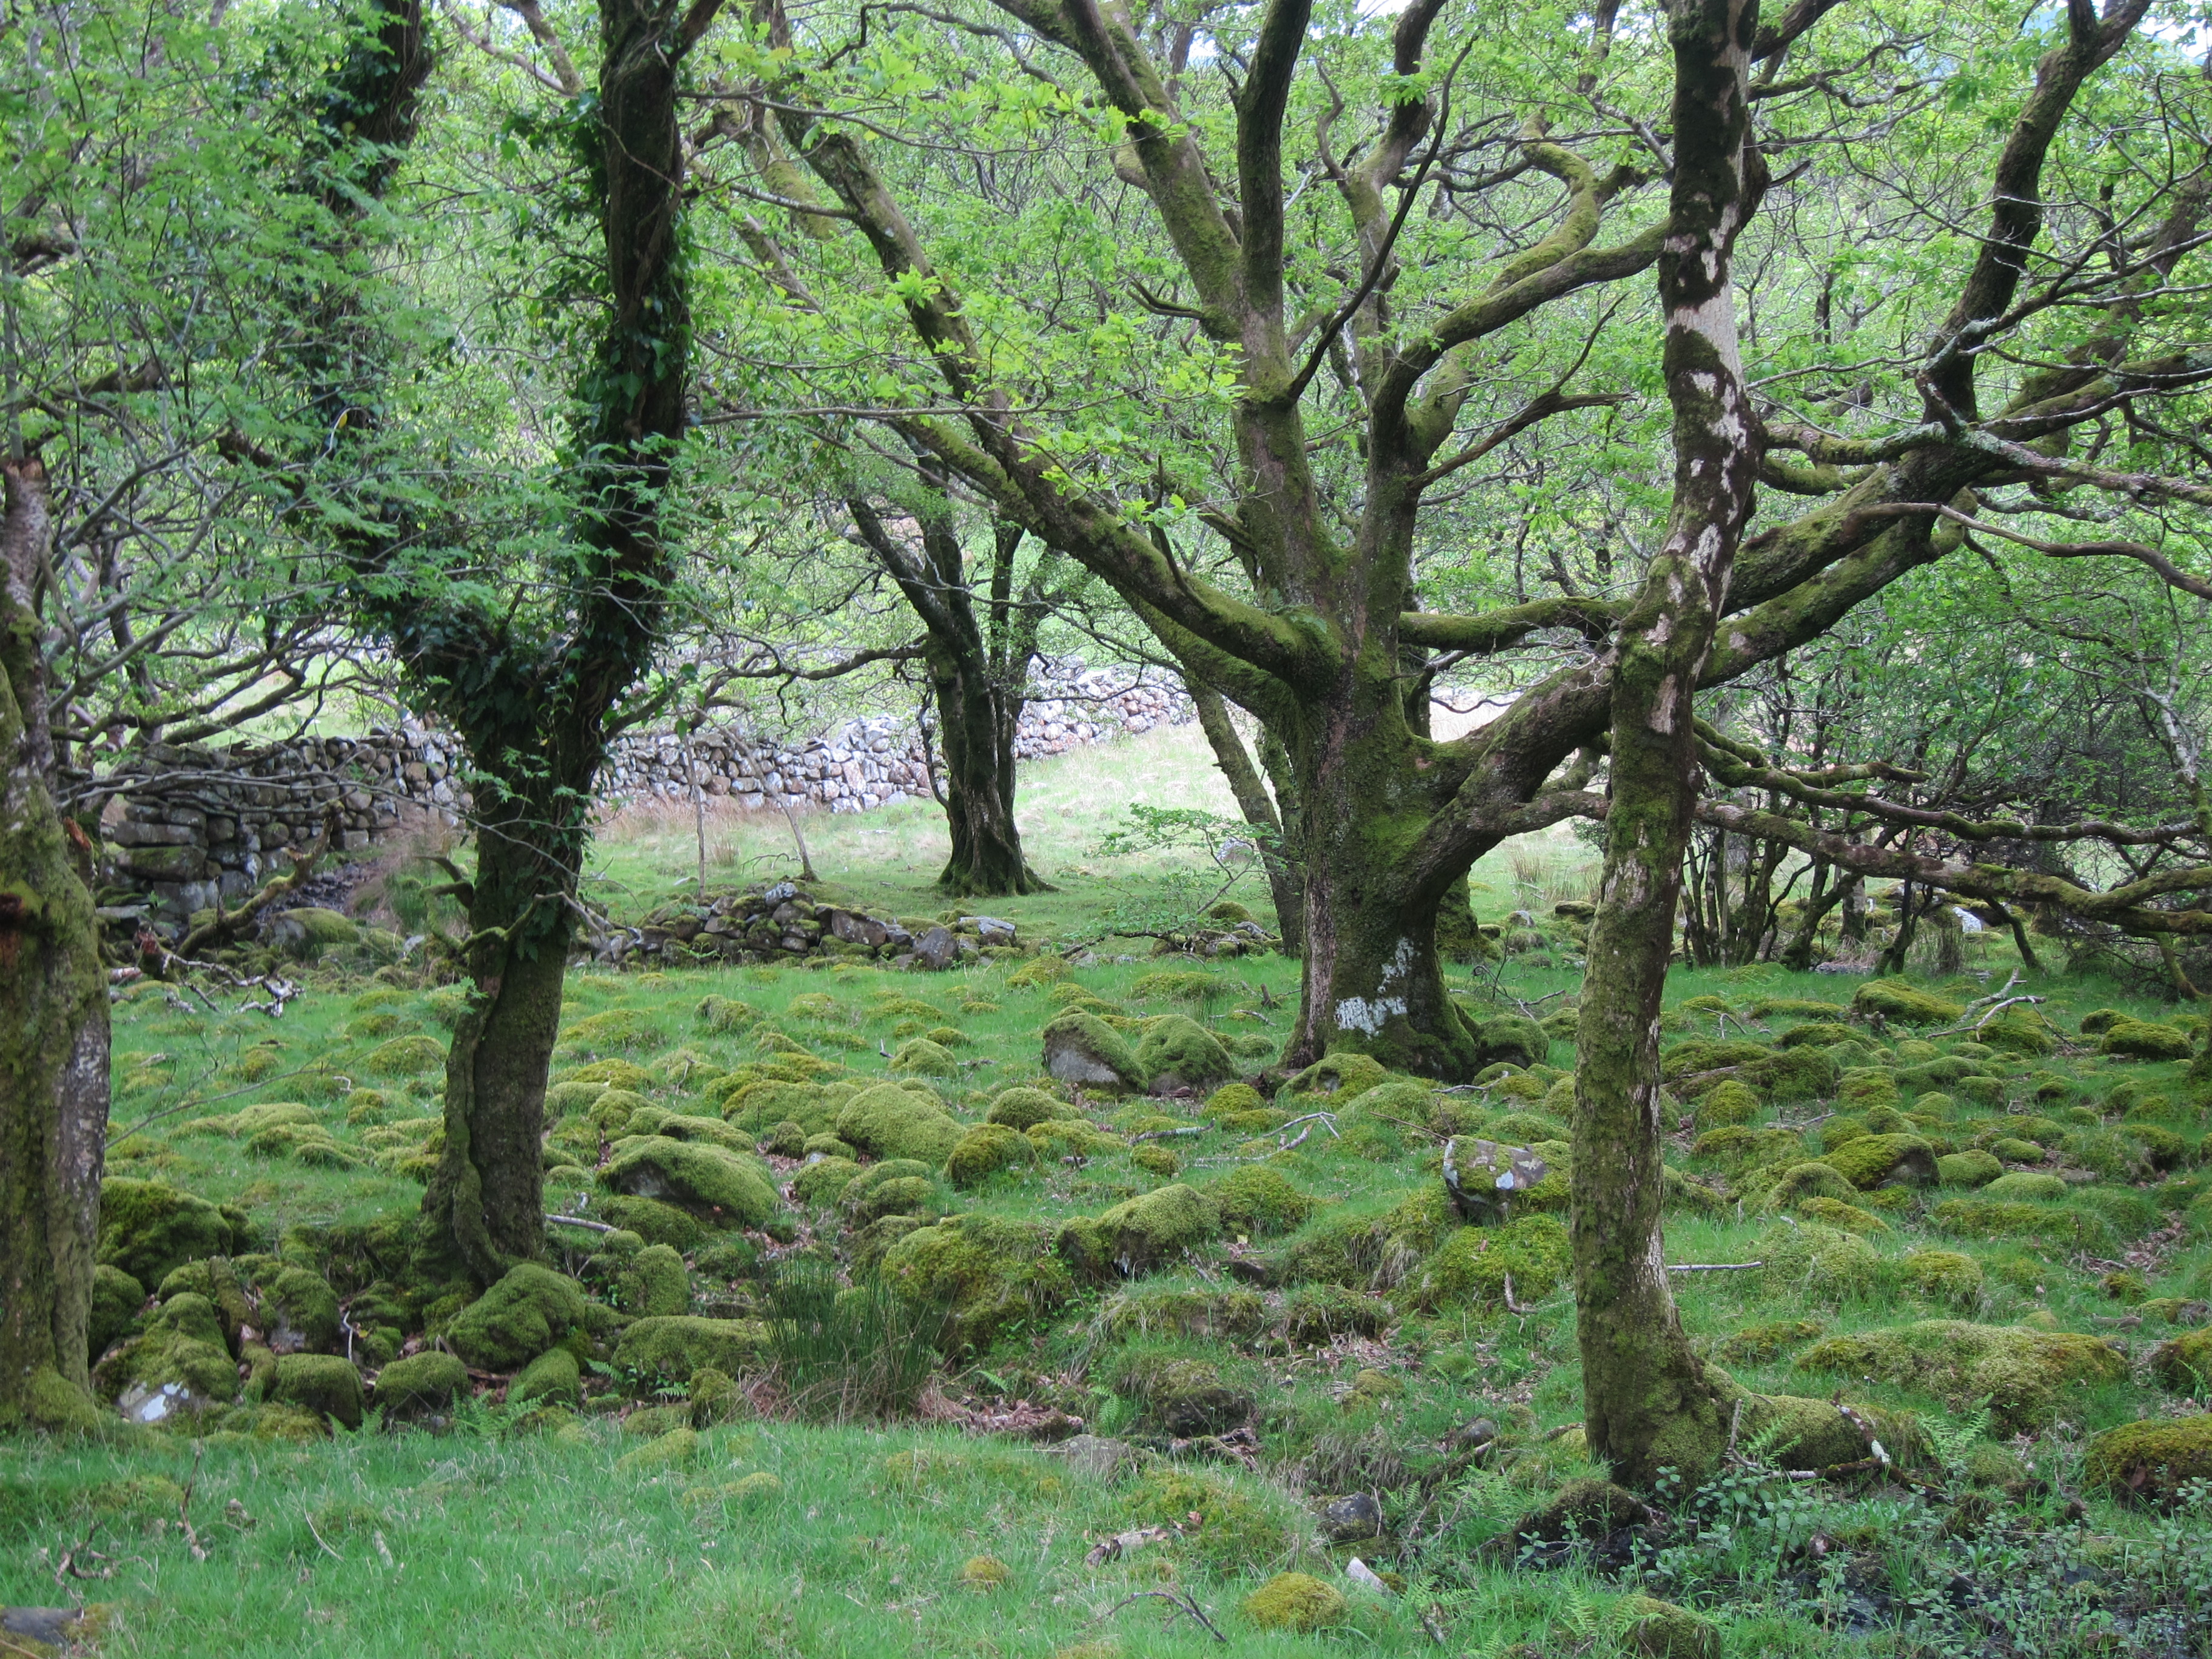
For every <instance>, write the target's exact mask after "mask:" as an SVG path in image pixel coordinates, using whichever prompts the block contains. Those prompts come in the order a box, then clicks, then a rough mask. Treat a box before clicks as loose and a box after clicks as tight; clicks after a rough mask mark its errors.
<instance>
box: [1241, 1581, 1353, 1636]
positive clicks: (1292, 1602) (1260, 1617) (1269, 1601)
mask: <svg viewBox="0 0 2212 1659" xmlns="http://www.w3.org/2000/svg"><path fill="white" fill-rule="evenodd" d="M1243 1607H1244V1617H1245V1618H1246V1619H1248V1620H1250V1621H1251V1622H1252V1623H1253V1624H1254V1625H1255V1626H1258V1627H1259V1628H1260V1629H1261V1630H1282V1631H1291V1632H1296V1633H1297V1634H1298V1635H1301V1636H1303V1635H1306V1634H1308V1633H1310V1632H1314V1631H1317V1630H1328V1629H1330V1628H1332V1627H1333V1626H1337V1625H1340V1624H1342V1623H1343V1622H1344V1620H1345V1618H1346V1614H1347V1613H1348V1612H1349V1611H1350V1607H1349V1604H1348V1603H1346V1601H1345V1599H1344V1595H1343V1592H1342V1591H1340V1590H1339V1589H1336V1588H1335V1587H1334V1586H1333V1585H1330V1584H1325V1583H1322V1581H1321V1580H1320V1579H1318V1578H1316V1577H1314V1576H1313V1575H1312V1574H1311V1573H1305V1572H1279V1573H1277V1574H1276V1575H1275V1576H1274V1577H1273V1578H1270V1579H1269V1580H1268V1581H1267V1583H1264V1584H1262V1585H1261V1586H1260V1588H1259V1589H1255V1590H1254V1591H1253V1592H1252V1593H1251V1594H1250V1595H1248V1596H1246V1597H1245V1598H1244V1603H1243Z"/></svg>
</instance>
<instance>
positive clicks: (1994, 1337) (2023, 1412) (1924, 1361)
mask: <svg viewBox="0 0 2212 1659" xmlns="http://www.w3.org/2000/svg"><path fill="white" fill-rule="evenodd" d="M1797 1368H1798V1369H1799V1370H1806V1371H1823V1372H1830V1373H1840V1374H1842V1375H1844V1376H1858V1377H1871V1378H1875V1379H1878V1380H1880V1381H1882V1382H1886V1383H1897V1384H1899V1385H1903V1386H1908V1387H1912V1388H1920V1389H1927V1390H1928V1391H1929V1393H1931V1394H1934V1395H1938V1396H1939V1397H1941V1398H1942V1399H1943V1400H1944V1401H1946V1402H1947V1403H1949V1404H1950V1405H1952V1406H1954V1407H1966V1406H1970V1405H1972V1404H1973V1403H1974V1402H1976V1401H1980V1400H1984V1399H1986V1400H1988V1401H1989V1402H1990V1411H1991V1412H1992V1413H1994V1415H1995V1418H1996V1422H1997V1423H1998V1425H2000V1426H2001V1427H2002V1429H2003V1430H2004V1431H2005V1432H2006V1433H2008V1434H2017V1433H2024V1432H2030V1431H2033V1430H2035V1429H2038V1428H2040V1427H2041V1426H2042V1425H2044V1424H2045V1423H2046V1422H2048V1421H2049V1420H2050V1419H2051V1413H2053V1412H2054V1411H2055V1410H2056V1409H2057V1405H2058V1402H2059V1397H2060V1395H2061V1394H2062V1393H2063V1391H2065V1390H2067V1389H2073V1388H2077V1387H2093V1386H2097V1385H2100V1384H2104V1383H2118V1382H2124V1381H2125V1380H2126V1377H2127V1374H2128V1363H2127V1360H2126V1358H2124V1356H2123V1355H2122V1354H2120V1353H2119V1352H2118V1351H2116V1350H2115V1349H2113V1348H2112V1346H2110V1345H2109V1344H2107V1343H2106V1342H2105V1341H2103V1340H2100V1338H2097V1337H2093V1336H2081V1335H2077V1334H2074V1333H2072V1332H2069V1331H2045V1330H2038V1329H2034V1328H2029V1327H2025V1326H2017V1325H2013V1326H2002V1325H1976V1324H1970V1323H1968V1322H1965V1321H1963V1320H1955V1319H1929V1320H1923V1321H1922V1322H1919V1323H1918V1324H1916V1325H1904V1326H1899V1327H1896V1328H1892V1329H1889V1330H1881V1331H1863V1332H1860V1333H1858V1334H1856V1335H1852V1336H1836V1337H1830V1338H1829V1339H1828V1340H1826V1341H1824V1342H1821V1343H1819V1344H1817V1345H1816V1346H1814V1347H1812V1348H1809V1349H1808V1350H1807V1351H1806V1352H1804V1353H1802V1354H1801V1355H1799V1356H1798V1358H1797Z"/></svg>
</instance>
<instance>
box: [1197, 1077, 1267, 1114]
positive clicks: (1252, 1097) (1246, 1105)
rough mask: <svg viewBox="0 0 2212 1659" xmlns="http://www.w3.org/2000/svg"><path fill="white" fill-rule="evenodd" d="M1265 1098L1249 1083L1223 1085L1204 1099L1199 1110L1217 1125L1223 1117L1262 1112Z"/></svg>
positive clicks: (1264, 1106)
mask: <svg viewBox="0 0 2212 1659" xmlns="http://www.w3.org/2000/svg"><path fill="white" fill-rule="evenodd" d="M1199 1110H1200V1113H1201V1114H1203V1115H1205V1116H1206V1117H1207V1118H1210V1119H1211V1120H1212V1121H1214V1122H1216V1123H1218V1122H1219V1121H1221V1120H1222V1119H1224V1118H1225V1117H1235V1116H1238V1115H1242V1114H1243V1113H1246V1112H1264V1111H1266V1110H1267V1097H1266V1096H1265V1095H1263V1094H1261V1092H1260V1091H1258V1090H1257V1089H1255V1088H1254V1087H1253V1086H1252V1085H1250V1084H1249V1083H1225V1084H1223V1085H1221V1087H1219V1088H1218V1089H1216V1090H1215V1091H1213V1092H1212V1094H1210V1095H1208V1096H1207V1097H1206V1104H1205V1105H1203V1106H1201V1107H1200V1108H1199Z"/></svg>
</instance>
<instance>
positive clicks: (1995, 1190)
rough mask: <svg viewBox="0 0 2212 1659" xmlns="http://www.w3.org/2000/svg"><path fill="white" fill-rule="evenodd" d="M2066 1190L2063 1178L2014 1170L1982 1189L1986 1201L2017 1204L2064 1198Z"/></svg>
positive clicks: (2039, 1171) (2038, 1172) (2034, 1171)
mask: <svg viewBox="0 0 2212 1659" xmlns="http://www.w3.org/2000/svg"><path fill="white" fill-rule="evenodd" d="M2067 1191H2068V1188H2067V1185H2066V1178H2065V1177H2064V1176H2055V1175H2046V1174H2045V1173H2044V1172H2043V1171H2042V1170H2014V1171H2013V1172H2012V1173H2011V1174H2010V1175H2001V1176H1998V1177H1997V1178H1996V1180H1995V1181H1992V1182H1990V1184H1989V1185H1988V1186H1986V1187H1984V1188H1982V1196H1983V1197H1984V1198H1986V1199H1999V1200H2005V1201H2007V1202H2013V1203H2017V1202H2020V1201H2022V1200H2027V1201H2031V1202H2033V1201H2039V1200H2048V1199H2054V1198H2063V1197H2065V1196H2066V1194H2067Z"/></svg>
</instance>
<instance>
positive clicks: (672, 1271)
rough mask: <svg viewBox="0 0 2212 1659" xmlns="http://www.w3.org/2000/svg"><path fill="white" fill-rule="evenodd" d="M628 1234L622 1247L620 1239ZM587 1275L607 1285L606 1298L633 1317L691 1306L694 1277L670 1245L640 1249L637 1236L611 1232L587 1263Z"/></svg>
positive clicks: (680, 1310) (673, 1311) (585, 1269)
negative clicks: (685, 1270) (626, 1241)
mask: <svg viewBox="0 0 2212 1659" xmlns="http://www.w3.org/2000/svg"><path fill="white" fill-rule="evenodd" d="M625 1237H628V1243H626V1244H625V1245H623V1246H622V1247H619V1248H617V1247H616V1241H617V1239H623V1238H625ZM584 1276H585V1277H586V1279H590V1280H591V1281H592V1282H593V1283H595V1284H599V1285H604V1286H605V1295H606V1300H607V1302H608V1304H610V1305H611V1306H612V1307H615V1308H617V1309H618V1310H621V1311H622V1312H623V1314H624V1315H626V1316H629V1317H630V1318H633V1319H638V1318H656V1317H660V1316H665V1315H668V1314H680V1313H682V1312H683V1311H684V1310H685V1309H686V1308H688V1307H690V1305H691V1280H690V1275H689V1274H688V1273H685V1272H684V1258H683V1257H682V1256H681V1255H678V1254H677V1252H676V1250H675V1249H674V1248H673V1247H672V1246H671V1245H667V1244H647V1245H645V1246H643V1247H642V1248H640V1247H639V1245H638V1243H637V1241H636V1239H635V1237H629V1236H626V1235H623V1234H621V1233H613V1234H610V1235H608V1236H607V1237H605V1239H603V1240H602V1241H601V1242H600V1248H599V1253H598V1254H596V1255H593V1256H592V1258H591V1259H590V1260H589V1261H586V1262H585V1264H584Z"/></svg>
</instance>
